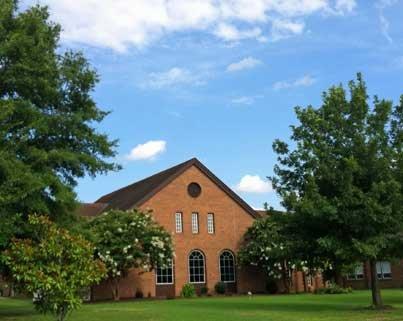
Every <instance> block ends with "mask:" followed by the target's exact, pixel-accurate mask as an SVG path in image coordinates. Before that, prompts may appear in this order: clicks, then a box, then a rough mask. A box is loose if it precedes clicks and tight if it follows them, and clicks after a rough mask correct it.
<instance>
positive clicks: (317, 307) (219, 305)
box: [0, 290, 403, 321]
mask: <svg viewBox="0 0 403 321" xmlns="http://www.w3.org/2000/svg"><path fill="white" fill-rule="evenodd" d="M382 293H383V298H384V302H385V304H388V305H392V306H393V309H390V310H384V311H376V310H370V309H368V308H367V307H368V306H369V303H370V292H368V291H355V292H353V293H350V294H339V295H312V294H298V295H278V296H254V297H253V298H251V299H249V298H248V297H246V296H236V297H211V298H195V299H176V300H160V301H157V300H140V301H125V302H116V303H115V302H108V303H93V304H86V305H84V306H83V307H82V308H81V309H80V310H78V311H75V312H73V314H72V315H71V316H70V317H69V318H68V321H115V320H117V321H196V320H203V321H228V320H230V321H249V320H253V321H271V320H273V321H274V320H275V321H319V320H320V321H347V320H348V321H391V320H400V321H401V320H403V291H402V290H384V291H382ZM0 320H2V321H49V320H53V319H52V317H51V316H43V315H40V314H38V313H36V312H35V311H34V310H33V308H32V304H31V302H30V301H29V300H21V299H8V298H0Z"/></svg>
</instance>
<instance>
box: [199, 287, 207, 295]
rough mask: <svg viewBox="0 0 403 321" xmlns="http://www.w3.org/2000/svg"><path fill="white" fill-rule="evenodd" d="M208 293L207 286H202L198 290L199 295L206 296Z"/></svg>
mask: <svg viewBox="0 0 403 321" xmlns="http://www.w3.org/2000/svg"><path fill="white" fill-rule="evenodd" d="M207 293H208V287H207V286H202V287H201V288H200V295H207Z"/></svg>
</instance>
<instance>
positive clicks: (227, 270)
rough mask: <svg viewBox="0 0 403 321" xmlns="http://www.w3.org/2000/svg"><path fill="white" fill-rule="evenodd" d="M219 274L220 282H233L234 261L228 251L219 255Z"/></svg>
mask: <svg viewBox="0 0 403 321" xmlns="http://www.w3.org/2000/svg"><path fill="white" fill-rule="evenodd" d="M220 274H221V281H222V282H235V259H234V255H233V254H232V253H231V252H229V251H224V252H222V253H221V255H220Z"/></svg>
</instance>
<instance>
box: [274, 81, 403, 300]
mask: <svg viewBox="0 0 403 321" xmlns="http://www.w3.org/2000/svg"><path fill="white" fill-rule="evenodd" d="M295 112H296V115H297V118H298V121H299V124H298V125H296V126H292V127H291V128H292V135H291V140H292V141H293V144H292V145H291V146H292V147H291V146H289V145H288V144H287V143H285V142H282V141H280V140H277V141H275V142H274V144H273V148H274V151H275V152H276V153H277V154H278V164H277V165H276V166H275V168H274V172H275V176H274V177H272V182H273V186H274V188H275V190H276V191H277V193H278V194H279V195H280V196H281V198H282V199H283V205H284V207H285V208H286V209H287V210H288V212H289V213H290V214H289V216H290V221H289V223H288V227H289V228H288V232H289V233H288V235H292V236H293V238H294V239H295V240H296V242H294V245H295V249H294V252H295V253H300V254H301V255H302V256H304V257H305V259H306V260H307V261H308V263H309V265H313V266H317V265H320V264H321V262H325V263H327V262H330V263H331V264H329V267H333V268H334V269H335V271H336V272H339V271H340V270H341V267H342V266H343V265H345V264H348V263H350V262H363V261H366V260H369V261H371V262H375V261H376V260H382V259H390V258H395V257H396V258H397V257H402V255H403V253H402V249H403V246H402V244H401V243H402V240H403V238H402V237H401V235H402V230H403V229H402V224H403V206H402V204H403V193H402V191H403V175H402V172H403V160H402V159H403V96H402V97H401V100H400V105H398V106H395V107H393V103H392V102H391V101H388V100H380V99H378V97H376V96H375V97H374V100H373V106H372V107H371V106H370V105H369V103H368V95H367V89H366V86H365V83H364V81H363V80H362V77H361V75H360V74H358V76H357V81H351V82H350V83H349V95H348V94H347V93H346V90H345V89H344V88H343V87H342V86H341V85H340V86H336V87H332V88H330V89H329V90H328V91H327V92H325V93H324V94H323V102H322V106H320V107H319V108H313V107H312V106H308V107H307V108H301V107H297V108H296V109H295ZM373 266H374V264H373ZM324 268H326V267H324ZM375 283H376V281H375ZM374 303H375V302H374Z"/></svg>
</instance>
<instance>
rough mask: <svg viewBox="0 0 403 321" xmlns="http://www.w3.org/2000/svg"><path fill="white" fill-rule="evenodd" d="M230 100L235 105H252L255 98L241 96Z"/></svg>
mask: <svg viewBox="0 0 403 321" xmlns="http://www.w3.org/2000/svg"><path fill="white" fill-rule="evenodd" d="M231 102H232V103H233V104H236V105H252V104H253V103H254V102H255V98H254V97H250V96H241V97H237V98H234V99H231Z"/></svg>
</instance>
